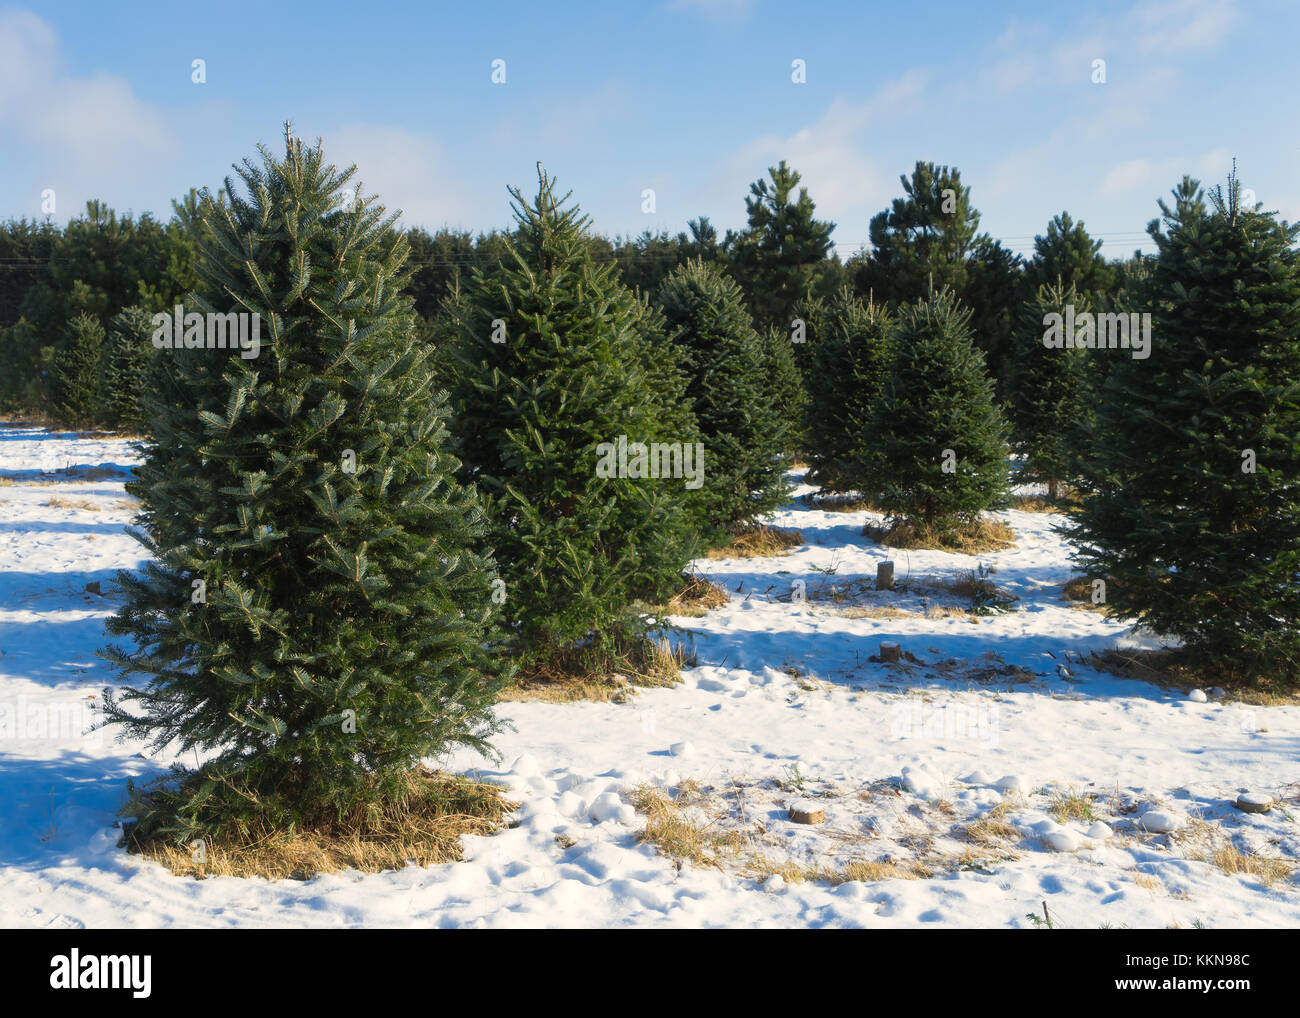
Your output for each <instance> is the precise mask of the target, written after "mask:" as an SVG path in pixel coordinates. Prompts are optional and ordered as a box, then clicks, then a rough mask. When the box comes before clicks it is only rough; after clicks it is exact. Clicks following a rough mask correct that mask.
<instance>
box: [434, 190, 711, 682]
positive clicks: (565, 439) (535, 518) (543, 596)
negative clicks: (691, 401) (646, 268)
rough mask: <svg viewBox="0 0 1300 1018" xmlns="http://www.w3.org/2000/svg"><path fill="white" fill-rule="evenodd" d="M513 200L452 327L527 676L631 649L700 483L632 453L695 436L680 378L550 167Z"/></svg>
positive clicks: (473, 452)
mask: <svg viewBox="0 0 1300 1018" xmlns="http://www.w3.org/2000/svg"><path fill="white" fill-rule="evenodd" d="M511 194H512V196H513V198H514V202H513V209H514V215H515V218H516V220H517V223H518V228H517V230H516V231H515V233H514V235H513V236H512V238H511V240H510V245H509V254H508V257H507V258H506V259H504V260H503V262H502V264H500V265H498V266H494V267H491V268H489V269H488V270H487V271H476V272H475V273H474V275H473V276H472V278H471V280H470V281H469V283H468V284H467V287H466V300H465V302H464V305H463V308H462V313H461V314H459V315H458V316H457V319H456V321H455V322H454V326H455V331H456V332H457V334H458V335H457V341H456V348H455V351H454V352H455V356H456V360H457V371H456V377H455V381H454V384H453V389H452V394H453V403H454V406H455V410H456V412H455V415H454V418H453V426H454V428H455V431H456V437H457V448H458V450H459V451H460V452H459V454H460V456H461V457H462V459H463V461H464V464H465V466H464V469H465V476H466V477H467V478H472V479H473V480H475V481H476V482H477V483H478V485H479V487H480V490H481V491H482V492H484V494H485V495H486V496H487V498H488V499H489V515H490V518H491V522H492V531H491V541H492V544H493V546H494V547H495V549H496V552H497V560H498V561H499V563H500V566H501V570H502V576H503V579H504V580H505V583H506V602H505V611H506V614H507V617H508V619H509V620H510V622H511V624H512V625H513V627H514V632H515V635H516V638H517V640H518V643H519V645H520V647H521V649H522V650H523V651H524V653H525V655H526V657H527V660H528V663H530V664H541V663H543V662H548V661H549V662H554V661H559V660H562V661H564V663H565V664H566V665H568V664H571V663H573V655H577V656H578V657H584V656H585V657H587V658H589V659H591V658H595V657H598V656H599V655H612V654H614V653H615V652H616V651H619V652H621V651H620V648H621V647H624V646H626V641H632V642H634V643H635V641H637V639H638V638H639V635H640V634H641V633H643V632H644V626H643V625H642V624H641V622H640V621H639V617H638V616H637V614H636V613H635V612H634V610H633V606H634V604H635V602H636V600H637V599H638V598H639V597H646V598H661V597H663V596H665V595H667V594H669V592H670V591H672V592H675V590H676V589H677V588H678V587H679V586H680V582H681V581H680V572H681V569H682V568H683V567H684V566H685V564H686V562H687V561H688V560H689V558H690V552H691V546H692V543H693V542H692V540H691V538H690V535H689V527H688V524H689V517H688V515H687V512H688V510H687V499H688V497H689V495H690V489H687V488H686V485H687V484H689V483H691V479H690V478H688V477H685V476H679V477H671V476H669V477H661V476H660V477H652V476H650V473H651V469H650V468H651V466H652V464H651V463H650V462H649V457H648V456H647V455H641V456H638V455H637V449H636V446H635V444H636V443H641V444H642V445H644V446H649V445H650V444H651V443H680V444H681V445H682V446H686V445H688V444H693V442H694V439H695V434H694V431H693V430H688V424H689V422H688V421H687V419H686V418H684V417H683V416H680V412H678V415H677V416H674V415H673V414H670V413H666V411H667V410H668V409H669V408H670V407H671V406H672V404H673V403H674V402H675V403H681V401H682V393H681V392H680V391H677V392H667V391H665V388H666V387H669V386H676V385H680V377H679V376H678V375H677V374H676V371H675V368H674V367H673V366H671V365H668V366H665V365H664V364H663V363H662V355H663V354H665V353H666V352H667V350H666V349H665V347H666V344H664V343H663V342H662V339H660V340H655V338H654V333H655V332H656V330H657V326H656V322H655V321H654V315H653V312H652V311H651V310H650V309H648V308H647V307H646V305H645V304H644V303H643V302H642V301H640V300H638V299H637V298H636V296H635V295H634V294H633V293H632V291H630V290H628V289H627V288H626V287H624V286H622V285H621V284H620V283H619V282H618V281H617V279H616V277H615V275H614V273H615V271H616V270H615V268H614V266H613V265H612V264H610V263H604V264H601V263H597V262H596V261H595V260H594V259H593V258H592V254H591V249H590V244H589V241H588V236H587V234H586V232H585V231H586V227H587V223H588V220H587V219H586V217H584V216H583V215H582V214H581V211H580V210H579V208H578V207H577V206H576V205H569V204H568V199H569V197H570V195H569V194H566V195H564V196H563V197H559V196H557V195H556V192H555V184H554V181H553V180H552V179H551V178H550V177H549V176H548V175H547V174H545V173H544V172H543V171H542V169H541V167H540V165H539V167H538V192H537V197H536V198H535V199H534V200H532V201H528V200H525V198H524V197H523V195H522V194H521V193H520V191H519V190H518V189H514V188H512V189H511ZM681 451H682V452H685V451H686V450H685V449H684V448H683V449H682V450H681ZM690 451H691V452H694V449H693V448H692V449H691V450H690ZM611 460H612V462H611ZM662 465H663V463H662V461H661V460H660V459H658V458H656V459H655V462H654V463H653V466H654V467H655V468H656V469H655V471H654V472H655V473H660V472H661V471H659V470H658V469H657V468H659V467H661V466H662ZM669 465H670V466H671V463H670V464H669ZM677 465H678V469H679V471H682V472H684V467H685V464H684V463H683V462H682V461H681V460H680V459H679V460H678V464H677ZM692 465H693V466H699V464H698V463H694V464H692ZM702 466H703V469H704V470H705V476H707V473H708V471H710V470H712V469H713V468H714V464H712V463H710V462H709V461H708V460H707V459H706V460H705V461H704V463H703V465H702ZM624 468H626V469H625V470H624Z"/></svg>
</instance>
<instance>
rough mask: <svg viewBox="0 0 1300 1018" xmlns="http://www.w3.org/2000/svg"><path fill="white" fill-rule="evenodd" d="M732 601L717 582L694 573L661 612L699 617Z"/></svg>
mask: <svg viewBox="0 0 1300 1018" xmlns="http://www.w3.org/2000/svg"><path fill="white" fill-rule="evenodd" d="M730 601H731V598H730V597H729V596H728V595H727V592H726V591H725V590H723V589H722V588H721V587H719V586H718V585H717V584H716V583H712V582H710V581H709V580H706V579H705V578H704V577H703V576H699V575H695V574H692V575H691V576H688V577H687V578H686V582H685V584H684V585H683V587H682V589H681V590H679V591H678V592H677V593H676V594H674V595H673V597H672V600H670V601H669V602H668V603H667V604H666V605H663V606H662V608H661V609H660V614H663V615H684V616H688V617H690V618H698V617H699V616H701V615H707V614H708V613H709V612H710V611H712V610H713V609H714V608H721V607H722V606H723V605H725V604H727V603H729V602H730Z"/></svg>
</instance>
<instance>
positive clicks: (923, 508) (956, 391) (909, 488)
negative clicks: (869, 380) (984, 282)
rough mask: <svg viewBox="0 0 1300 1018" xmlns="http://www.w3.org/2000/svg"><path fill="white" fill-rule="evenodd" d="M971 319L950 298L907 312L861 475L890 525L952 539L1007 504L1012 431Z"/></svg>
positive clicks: (854, 483)
mask: <svg viewBox="0 0 1300 1018" xmlns="http://www.w3.org/2000/svg"><path fill="white" fill-rule="evenodd" d="M968 323H969V314H968V312H966V311H965V310H964V309H962V308H961V307H960V305H959V304H958V303H957V301H956V299H955V298H953V297H952V296H951V295H950V294H949V293H947V292H946V291H944V292H940V293H937V294H934V295H932V296H931V297H930V298H929V299H928V300H924V301H917V302H916V303H915V304H912V305H908V306H907V307H905V308H903V310H902V312H901V313H900V316H899V323H898V328H897V330H896V332H895V337H894V343H895V349H896V351H897V353H896V356H895V358H894V363H893V366H892V370H891V372H890V377H889V379H888V380H887V381H886V382H885V385H884V389H883V390H882V392H881V394H880V398H879V399H878V400H876V402H875V406H874V409H873V411H872V414H871V420H870V422H869V423H868V425H867V432H866V438H865V441H864V442H863V445H864V446H865V447H866V448H867V449H868V452H867V453H865V454H864V456H863V457H862V460H861V461H860V466H859V467H858V473H859V476H857V477H849V478H847V479H846V480H847V483H849V484H850V486H851V487H853V488H854V489H856V490H857V491H860V492H862V493H863V494H865V495H869V496H874V498H875V499H876V501H877V503H878V504H879V505H880V507H881V509H882V510H884V512H885V513H886V514H887V515H888V516H889V517H890V518H891V519H906V520H909V521H917V522H919V523H921V524H922V525H924V526H926V527H930V528H932V529H935V530H938V531H941V532H942V531H947V530H951V529H953V528H955V527H956V526H958V525H960V524H963V523H967V522H970V521H973V520H974V519H975V518H976V517H977V516H978V514H979V513H980V512H982V511H983V510H986V509H994V508H998V507H1000V506H1002V505H1004V504H1005V503H1006V494H1007V447H1006V441H1005V437H1004V435H1005V427H1006V426H1005V423H1004V421H1003V419H1002V415H1001V413H1000V412H999V411H998V409H997V407H996V406H995V405H994V403H993V383H992V381H991V380H990V379H989V377H988V374H987V372H986V371H985V367H984V357H983V355H982V354H981V353H980V352H979V350H977V349H976V348H975V345H974V343H973V342H972V341H971V336H970V330H969V324H968Z"/></svg>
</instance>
